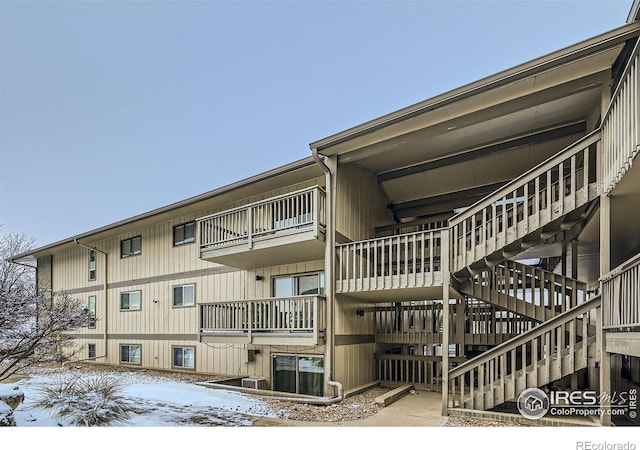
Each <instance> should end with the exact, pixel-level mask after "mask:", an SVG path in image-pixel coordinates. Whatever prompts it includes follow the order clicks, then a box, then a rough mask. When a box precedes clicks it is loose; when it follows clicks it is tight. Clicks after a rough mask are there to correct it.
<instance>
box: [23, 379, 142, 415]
mask: <svg viewBox="0 0 640 450" xmlns="http://www.w3.org/2000/svg"><path fill="white" fill-rule="evenodd" d="M122 388H123V385H122V383H121V382H120V380H118V379H116V378H113V377H108V376H106V375H98V376H93V377H89V378H86V379H82V378H66V377H58V378H56V379H54V381H53V382H48V383H41V384H40V385H38V386H37V388H36V390H37V392H38V394H37V397H36V399H35V400H34V402H33V403H32V405H31V406H30V408H43V409H48V410H50V411H51V413H52V414H53V415H54V416H57V417H59V418H60V419H61V420H62V421H63V422H64V423H65V424H67V425H75V426H86V427H91V426H106V425H113V424H117V423H120V422H122V421H124V420H126V419H128V418H129V417H131V414H132V413H133V411H134V410H133V408H131V407H130V406H129V405H128V400H127V399H126V398H125V397H124V396H123V395H122Z"/></svg>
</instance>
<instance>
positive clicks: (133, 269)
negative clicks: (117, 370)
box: [43, 178, 324, 380]
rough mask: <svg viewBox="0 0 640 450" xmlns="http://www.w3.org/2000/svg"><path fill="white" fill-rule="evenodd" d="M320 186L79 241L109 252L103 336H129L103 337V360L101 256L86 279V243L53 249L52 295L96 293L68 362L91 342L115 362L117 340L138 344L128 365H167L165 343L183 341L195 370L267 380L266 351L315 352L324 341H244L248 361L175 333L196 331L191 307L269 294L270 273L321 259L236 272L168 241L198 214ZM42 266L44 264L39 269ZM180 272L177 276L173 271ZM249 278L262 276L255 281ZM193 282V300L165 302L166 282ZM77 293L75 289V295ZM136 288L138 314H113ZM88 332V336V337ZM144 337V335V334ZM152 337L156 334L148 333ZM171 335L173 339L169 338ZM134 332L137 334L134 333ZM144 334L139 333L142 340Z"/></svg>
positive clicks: (169, 290)
mask: <svg viewBox="0 0 640 450" xmlns="http://www.w3.org/2000/svg"><path fill="white" fill-rule="evenodd" d="M315 185H324V178H318V179H314V180H309V181H308V182H305V183H299V184H296V185H292V186H288V187H285V188H282V189H278V190H274V191H271V192H268V193H263V194H260V195H259V196H254V197H251V198H247V199H245V200H243V201H241V202H234V203H231V204H228V205H225V206H224V207H219V208H216V209H215V210H212V209H208V210H203V211H201V212H198V213H194V214H190V215H185V216H182V217H179V218H175V219H171V220H167V221H164V222H162V223H157V224H154V225H150V226H146V227H141V228H139V229H136V230H133V231H130V232H126V233H122V234H119V235H117V236H114V237H111V238H109V239H104V240H101V241H97V242H91V241H90V240H88V239H86V240H82V242H83V243H84V244H86V245H90V246H95V247H96V248H97V249H99V250H102V251H106V252H107V253H108V254H109V255H108V258H109V262H108V264H109V267H108V268H109V273H108V281H109V290H108V300H107V301H108V334H109V335H111V336H114V335H118V336H123V335H125V336H126V335H130V336H131V338H126V337H125V338H122V339H121V338H120V337H111V338H109V340H108V343H107V345H108V349H107V350H108V357H107V359H106V360H105V359H104V358H102V359H101V358H99V357H100V356H102V355H104V353H105V348H104V340H103V336H102V335H103V333H104V331H105V329H104V326H105V320H104V319H105V318H104V304H105V303H104V302H105V294H104V255H103V254H102V253H98V254H97V267H96V280H95V281H89V279H88V278H89V267H88V262H89V259H88V255H89V251H88V250H87V249H86V248H83V247H80V246H77V247H75V248H72V249H69V250H65V251H62V252H59V253H57V254H55V255H54V257H53V268H52V275H51V278H52V282H53V286H54V289H55V291H56V292H63V291H74V290H75V291H76V292H75V293H74V294H73V297H76V298H78V299H80V300H81V301H82V302H83V303H85V304H88V299H89V296H91V295H95V296H96V303H97V305H96V319H97V320H96V328H95V329H94V328H87V327H84V328H82V329H79V330H77V331H76V334H79V335H81V337H80V338H78V339H76V340H75V342H76V344H77V345H78V346H81V347H82V348H81V350H80V352H79V353H78V354H77V355H76V356H75V357H74V359H86V358H87V357H88V348H87V344H89V343H92V344H95V345H96V356H97V357H98V358H97V359H96V361H97V362H100V363H108V364H119V363H120V362H119V354H120V353H119V350H120V345H121V344H139V345H141V349H142V364H141V365H139V366H136V365H132V367H146V368H157V369H172V347H173V346H190V347H195V349H196V357H195V358H196V360H195V365H196V371H197V372H202V373H209V374H220V375H229V376H231V375H237V376H257V377H265V378H267V379H268V380H271V355H272V354H273V353H291V354H296V353H297V354H305V355H323V354H324V346H314V347H300V346H287V345H281V346H257V347H256V346H251V348H252V349H254V348H257V349H259V350H261V351H260V353H259V354H258V355H255V358H254V361H252V362H249V361H248V346H247V345H244V344H203V343H200V342H199V341H198V340H197V339H193V340H184V339H180V338H179V336H178V335H193V336H194V337H195V336H197V334H198V329H199V324H198V320H199V318H198V304H200V303H208V302H216V301H230V300H245V299H253V298H265V297H271V295H272V292H271V284H272V281H271V280H272V277H274V276H277V275H286V274H297V273H305V272H317V271H321V270H323V269H324V261H322V260H320V261H310V262H304V263H298V264H290V265H282V266H276V267H267V268H261V269H259V270H252V271H242V270H236V269H233V268H226V267H224V266H221V265H219V264H215V263H210V262H207V261H203V260H201V259H200V258H199V254H198V245H197V244H196V243H193V244H187V245H182V246H178V247H174V246H173V227H174V226H175V225H180V224H182V223H186V222H190V221H193V220H195V219H196V218H198V217H202V216H205V215H208V214H212V213H215V212H218V211H221V210H225V209H228V208H234V207H237V206H241V205H243V204H247V203H253V202H255V201H258V200H262V199H265V198H269V197H272V196H276V195H280V194H285V193H287V192H291V191H295V190H299V189H302V188H305V187H310V186H315ZM135 236H142V253H141V254H140V255H137V256H131V257H128V258H121V257H120V241H121V240H122V239H127V238H131V237H135ZM202 269H218V270H219V271H220V272H219V273H218V272H216V273H212V274H208V275H197V276H194V274H189V272H191V271H197V270H202ZM43 270H46V267H43ZM181 273H184V277H180V275H179V274H181ZM256 275H260V276H262V277H263V279H262V280H259V281H258V280H256ZM183 284H195V303H196V304H195V305H194V306H187V307H174V306H173V287H174V286H178V285H183ZM77 290H82V291H81V292H77ZM137 290H139V291H140V292H141V306H140V310H138V311H121V310H120V294H121V293H123V292H130V291H137ZM90 335H95V337H89V336H90ZM148 335H151V336H148ZM152 335H162V336H161V338H157V339H156V338H154V337H153V336H152ZM171 335H176V337H177V338H178V339H171ZM136 336H137V337H136ZM145 336H146V337H145Z"/></svg>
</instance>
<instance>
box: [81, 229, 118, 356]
mask: <svg viewBox="0 0 640 450" xmlns="http://www.w3.org/2000/svg"><path fill="white" fill-rule="evenodd" d="M73 241H74V242H75V243H76V244H78V245H79V246H80V247H84V248H86V249H88V250H94V251H96V252H100V253H102V254H103V255H104V319H103V320H104V333H103V337H102V339H103V341H104V355H102V356H96V358H95V359H98V358H105V360H106V358H107V353H108V345H107V344H108V343H107V324H108V321H109V315H108V312H109V301H108V294H109V288H108V284H107V282H108V281H109V278H108V275H109V270H108V268H109V258H108V256H109V254H108V253H107V252H105V251H103V250H99V249H97V248H95V247H89V246H88V245H84V244H81V243H80V242H79V241H78V239H74V240H73Z"/></svg>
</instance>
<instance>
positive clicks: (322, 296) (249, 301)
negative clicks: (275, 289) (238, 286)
mask: <svg viewBox="0 0 640 450" xmlns="http://www.w3.org/2000/svg"><path fill="white" fill-rule="evenodd" d="M316 297H317V298H320V299H325V296H324V295H318V294H310V295H288V296H287V297H266V298H252V299H250V300H225V301H221V302H207V303H200V302H198V305H201V306H204V305H222V304H225V305H227V304H230V303H252V302H253V303H255V302H266V301H278V300H280V301H282V300H299V299H307V298H316Z"/></svg>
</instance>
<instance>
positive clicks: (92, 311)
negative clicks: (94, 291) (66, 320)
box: [88, 295, 96, 328]
mask: <svg viewBox="0 0 640 450" xmlns="http://www.w3.org/2000/svg"><path fill="white" fill-rule="evenodd" d="M88 327H89V328H95V327H96V296H95V295H90V296H89V325H88Z"/></svg>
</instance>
